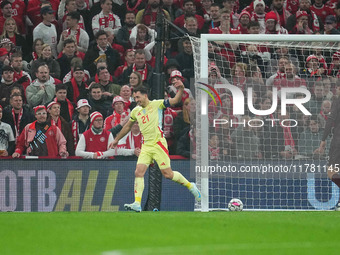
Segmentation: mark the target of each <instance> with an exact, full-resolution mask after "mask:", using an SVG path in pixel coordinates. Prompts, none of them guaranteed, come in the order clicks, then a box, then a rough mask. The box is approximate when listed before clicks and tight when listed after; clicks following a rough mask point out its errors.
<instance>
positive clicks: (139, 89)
mask: <svg viewBox="0 0 340 255" xmlns="http://www.w3.org/2000/svg"><path fill="white" fill-rule="evenodd" d="M137 92H140V93H141V94H142V95H147V94H148V88H147V87H144V86H138V87H136V88H134V89H133V93H137Z"/></svg>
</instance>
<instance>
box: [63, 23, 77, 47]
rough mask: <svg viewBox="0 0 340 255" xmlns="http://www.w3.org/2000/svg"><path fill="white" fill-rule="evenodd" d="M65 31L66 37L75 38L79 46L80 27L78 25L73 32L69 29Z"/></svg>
mask: <svg viewBox="0 0 340 255" xmlns="http://www.w3.org/2000/svg"><path fill="white" fill-rule="evenodd" d="M66 31H67V37H68V36H69V35H73V36H75V37H76V42H77V45H79V37H80V27H79V25H78V27H77V29H76V30H75V31H74V30H71V29H70V28H69V29H67V30H66Z"/></svg>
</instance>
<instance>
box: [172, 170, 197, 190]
mask: <svg viewBox="0 0 340 255" xmlns="http://www.w3.org/2000/svg"><path fill="white" fill-rule="evenodd" d="M173 173H174V176H173V177H172V180H173V181H174V182H177V183H179V184H181V185H183V186H185V187H187V188H188V189H190V188H191V186H192V185H191V183H190V182H189V181H188V180H187V179H186V178H185V177H184V176H183V175H182V174H181V173H180V172H177V171H173Z"/></svg>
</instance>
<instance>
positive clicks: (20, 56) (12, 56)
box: [11, 51, 22, 62]
mask: <svg viewBox="0 0 340 255" xmlns="http://www.w3.org/2000/svg"><path fill="white" fill-rule="evenodd" d="M13 58H22V53H21V51H16V52H14V53H13V54H12V55H11V62H12V59H13Z"/></svg>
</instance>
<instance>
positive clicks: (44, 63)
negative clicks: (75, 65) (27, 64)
mask: <svg viewBox="0 0 340 255" xmlns="http://www.w3.org/2000/svg"><path fill="white" fill-rule="evenodd" d="M42 66H45V67H47V69H48V70H50V68H49V67H48V65H47V64H46V62H41V63H40V64H39V65H38V66H37V69H36V71H35V72H36V73H37V72H38V70H39V68H40V67H42Z"/></svg>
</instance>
